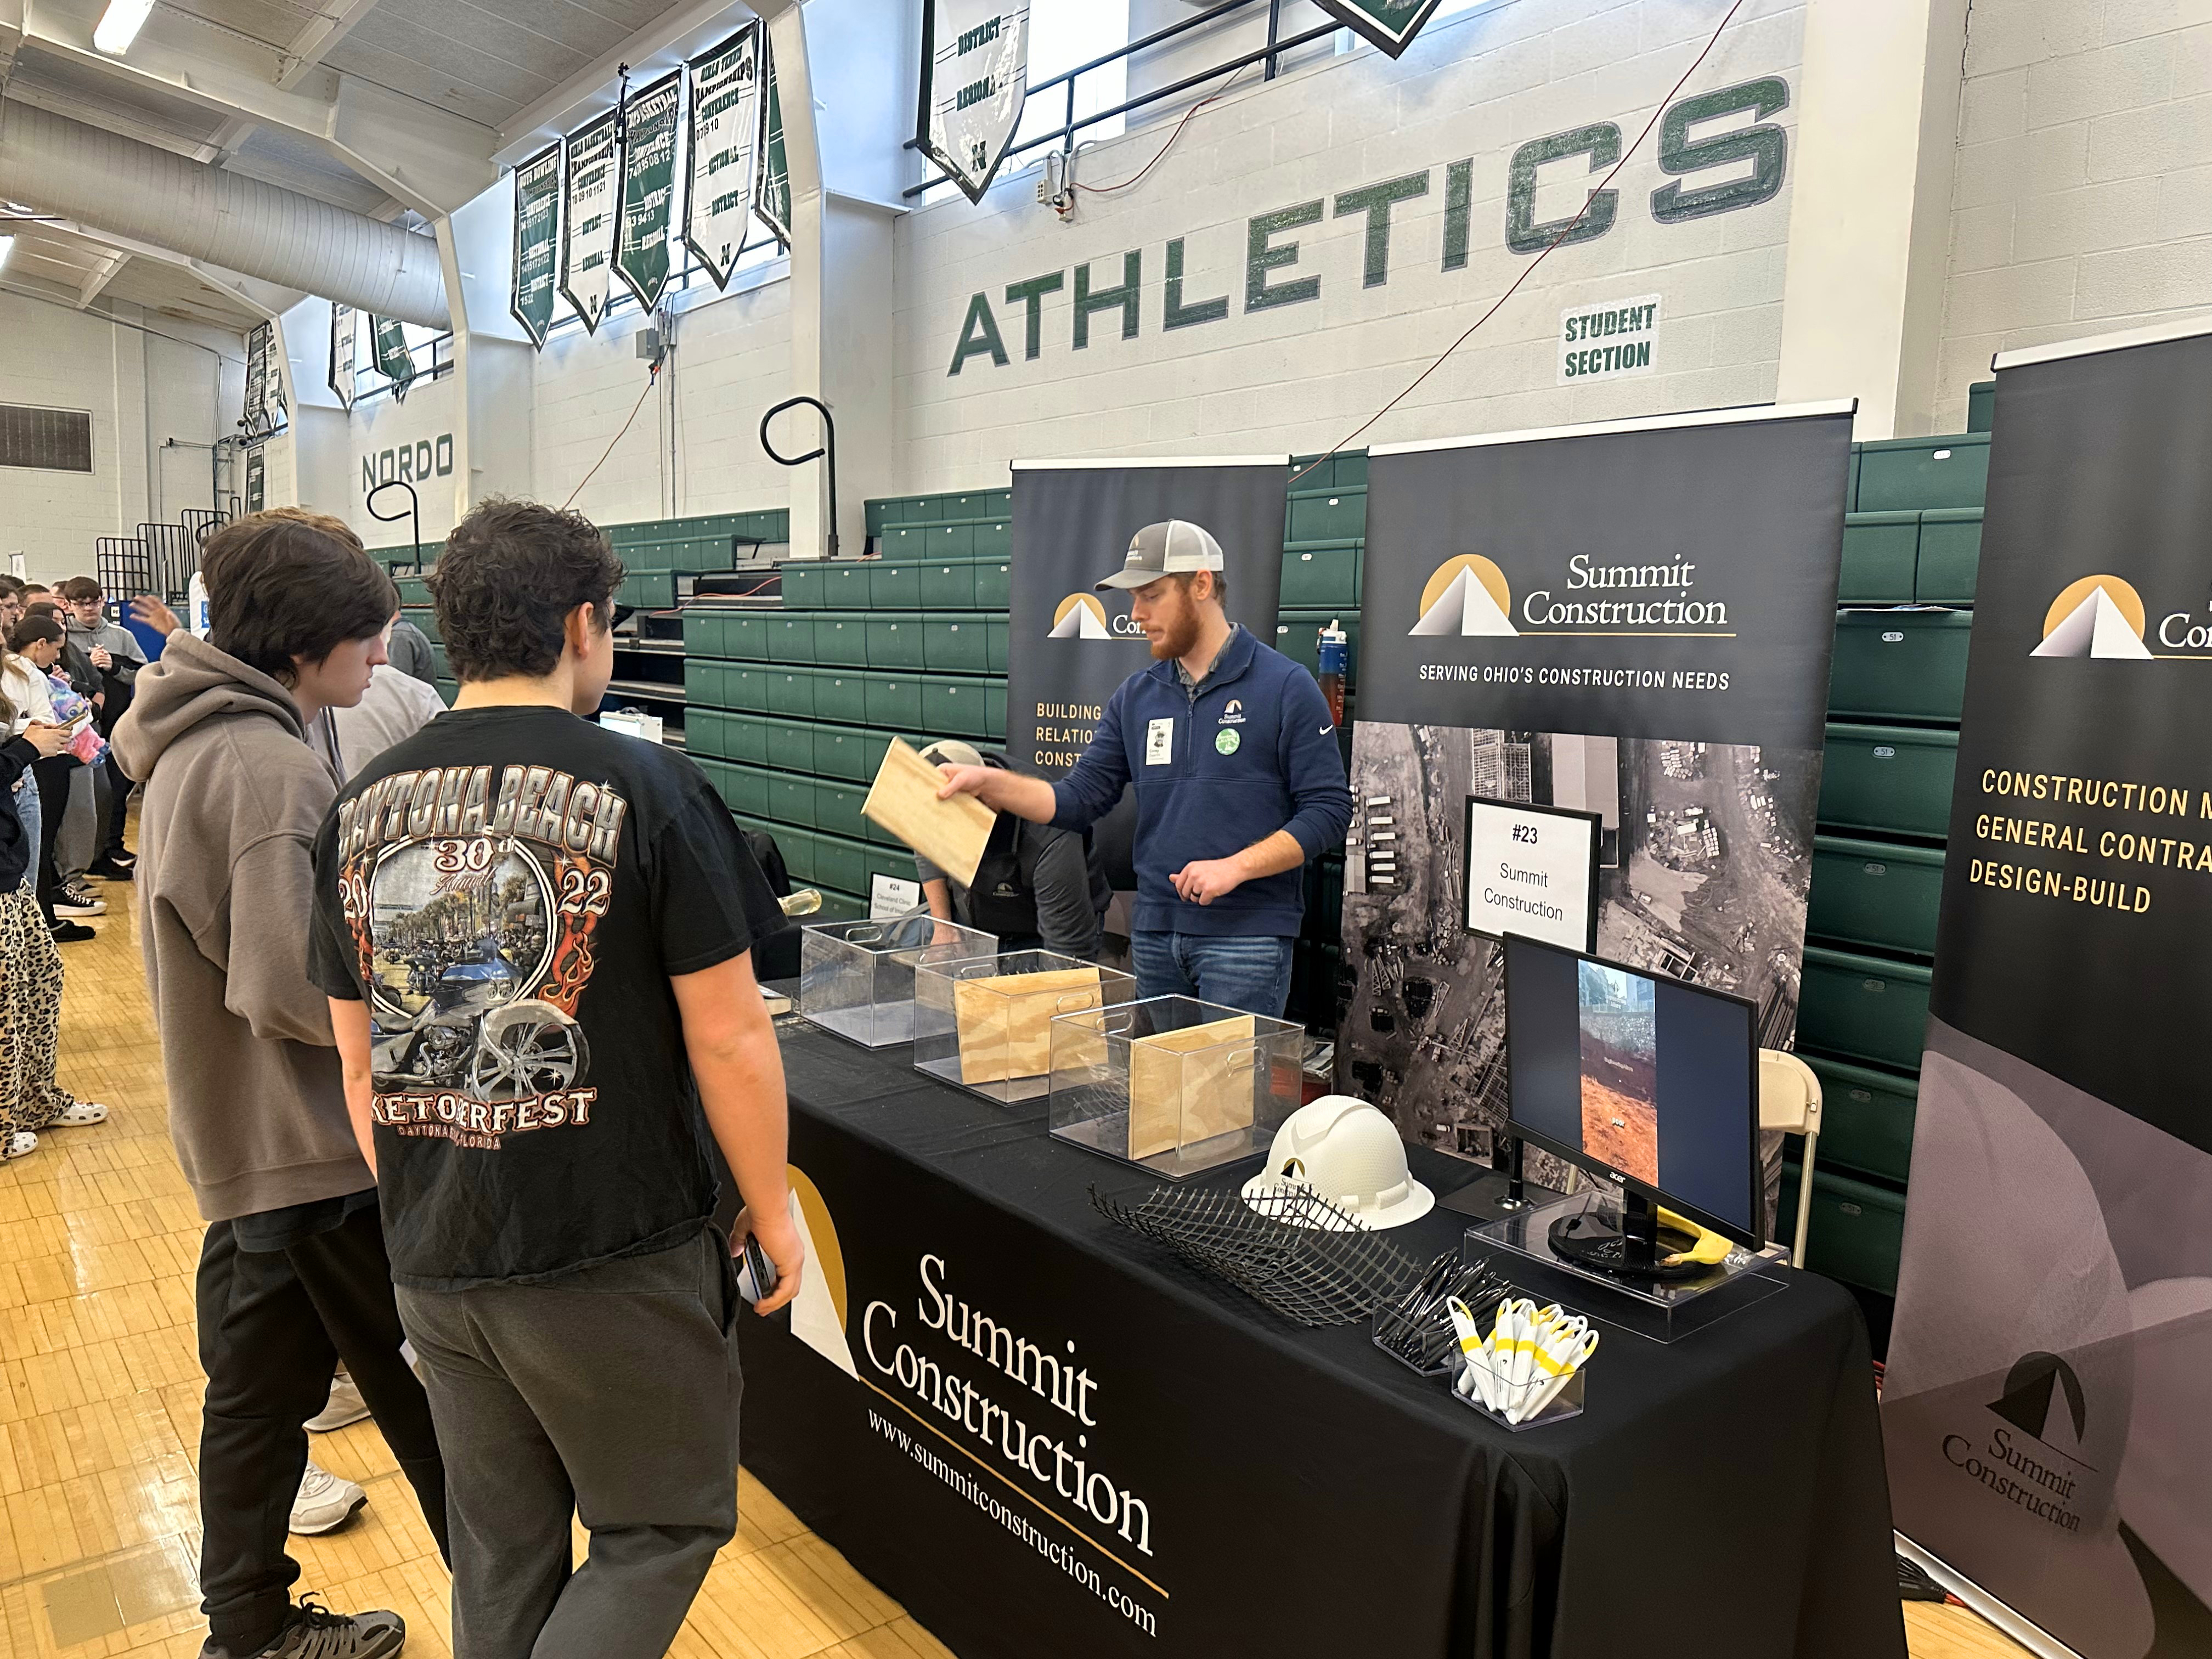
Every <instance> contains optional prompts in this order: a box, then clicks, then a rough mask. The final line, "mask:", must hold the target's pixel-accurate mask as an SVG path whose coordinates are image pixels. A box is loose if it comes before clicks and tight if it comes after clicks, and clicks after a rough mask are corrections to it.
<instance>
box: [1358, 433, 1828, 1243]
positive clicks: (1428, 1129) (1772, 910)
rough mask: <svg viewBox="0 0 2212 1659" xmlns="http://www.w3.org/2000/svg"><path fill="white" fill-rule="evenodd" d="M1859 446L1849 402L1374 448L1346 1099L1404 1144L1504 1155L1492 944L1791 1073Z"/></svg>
mask: <svg viewBox="0 0 2212 1659" xmlns="http://www.w3.org/2000/svg"><path fill="white" fill-rule="evenodd" d="M1850 441H1851V409H1850V405H1849V404H1832V405H1819V406H1809V407H1802V408H1796V409H1760V410H1741V411H1727V412H1719V413H1713V414H1706V415H1692V416H1676V417H1672V418H1662V419H1658V420H1649V421H1626V422H1617V423H1613V424H1608V425H1601V426H1589V427H1582V428H1561V429H1557V430H1553V431H1548V432H1531V433H1518V434H1504V435H1497V436H1492V437H1482V438H1468V439H1461V440H1457V441H1444V442H1442V443H1433V444H1409V445H1393V446H1389V447H1383V448H1377V449H1375V450H1373V451H1371V452H1370V457H1369V460H1368V486H1367V550H1366V565H1365V574H1364V596H1363V604H1362V623H1363V628H1362V639H1361V642H1360V656H1359V681H1358V720H1357V723H1356V725H1355V726H1354V728H1353V735H1352V799H1353V801H1354V803H1355V805H1354V815H1353V818H1352V829H1351V833H1350V835H1349V836H1347V837H1346V848H1345V884H1344V889H1345V897H1344V964H1345V967H1346V969H1348V970H1351V972H1350V973H1349V974H1347V978H1349V977H1351V976H1352V975H1355V974H1356V975H1357V979H1358V985H1357V988H1356V990H1355V991H1354V992H1353V994H1352V998H1351V1000H1350V1006H1349V1008H1348V1009H1347V1011H1346V1015H1345V1019H1344V1024H1343V1028H1342V1030H1341V1032H1340V1037H1339V1041H1338V1044H1337V1067H1338V1073H1337V1075H1338V1080H1339V1085H1340V1086H1341V1087H1344V1088H1346V1091H1347V1092H1351V1093H1355V1094H1358V1095H1360V1096H1362V1097H1364V1098H1366V1099H1368V1100H1370V1101H1372V1102H1373V1103H1375V1104H1376V1105H1378V1106H1380V1107H1382V1108H1383V1110H1385V1111H1387V1112H1389V1113H1390V1114H1391V1115H1392V1116H1393V1117H1395V1120H1396V1121H1397V1124H1398V1128H1399V1132H1400V1133H1401V1134H1403V1135H1404V1136H1405V1137H1406V1138H1407V1139H1409V1140H1413V1141H1416V1142H1419V1143H1421V1144H1424V1145H1426V1146H1435V1147H1437V1148H1438V1149H1440V1150H1443V1151H1445V1152H1457V1153H1460V1154H1462V1155H1464V1156H1467V1157H1470V1158H1477V1159H1486V1158H1488V1157H1490V1156H1491V1155H1492V1152H1494V1151H1495V1150H1496V1146H1495V1144H1494V1137H1495V1135H1496V1132H1497V1131H1498V1129H1499V1127H1501V1126H1502V1125H1503V1124H1504V1121H1505V1117H1506V1109H1505V1108H1506V1098H1505V1078H1506V1068H1505V985H1504V960H1503V957H1504V951H1503V948H1502V946H1501V945H1500V944H1499V941H1498V933H1500V932H1502V931H1507V930H1510V931H1513V932H1517V933H1529V934H1533V935H1535V936H1537V937H1540V938H1547V939H1553V941H1554V942H1556V943H1560V944H1564V945H1571V946H1572V947H1574V948H1577V949H1583V950H1587V949H1589V948H1590V945H1591V940H1592V936H1593V934H1594V936H1595V949H1596V951H1597V953H1598V954H1599V955H1601V956H1603V957H1607V958H1609V959H1611V960H1613V961H1615V962H1625V963H1632V964H1635V965H1637V966H1638V967H1642V968H1644V969H1648V970H1650V971H1655V972H1659V973H1664V974H1667V975H1671V976H1673V977H1674V978H1676V979H1680V980H1685V981H1690V982H1692V983H1694V984H1698V985H1703V986H1707V987H1712V988H1714V989H1717V990H1723V991H1728V992H1731V993H1733V994H1735V995H1738V996H1741V997H1745V998H1748V999H1750V1000H1753V1002H1755V1003H1756V1004H1757V1005H1758V1006H1759V1042H1761V1044H1762V1045H1764V1046H1765V1047H1768V1048H1784V1047H1786V1046H1787V1045H1788V1042H1789V1040H1790V1034H1791V1032H1792V1030H1794V1029H1795V1026H1796V1015H1797V998H1798V981H1799V973H1800V964H1801V961H1802V951H1803V948H1804V940H1805V900H1806V894H1807V890H1808V886H1809V884H1810V879H1811V867H1812V853H1813V827H1814V807H1815V804H1816V802H1817V800H1818V798H1819V794H1820V759H1821V749H1822V744H1823V741H1824V729H1825V726H1826V718H1827V702H1828V659H1829V655H1830V653H1831V651H1832V647H1833V643H1834V637H1835V626H1836V584H1837V576H1838V569H1839V567H1840V564H1841V561H1842V554H1843V529H1844V487H1845V483H1846V480H1847V477H1848V473H1849V469H1850ZM1492 803H1497V804H1510V805H1511V806H1512V807H1513V808H1516V809H1518V810H1514V811H1500V810H1498V808H1497V807H1494V806H1492V805H1491V804H1492ZM1554 824H1556V825H1558V826H1559V827H1560V829H1561V832H1562V833H1561V836H1553V837H1549V839H1551V840H1554V841H1559V842H1560V845H1559V847H1558V848H1554V849H1553V853H1555V854H1557V856H1556V857H1553V853H1547V854H1546V856H1545V858H1543V859H1538V858H1534V857H1522V856H1520V855H1519V853H1518V850H1517V849H1516V853H1515V854H1514V855H1512V856H1503V855H1501V854H1499V852H1498V848H1499V847H1500V846H1509V847H1510V846H1512V845H1513V844H1514V843H1515V842H1527V841H1529V840H1531V839H1533V840H1534V842H1535V843H1537V844H1538V845H1539V846H1541V844H1542V843H1543V842H1545V841H1546V840H1547V837H1546V836H1545V834H1544V831H1545V829H1547V827H1549V826H1551V825H1554ZM1569 832H1571V833H1569ZM1577 848H1578V850H1577ZM1593 866H1594V868H1593ZM1593 892H1594V893H1595V906H1594V910H1595V915H1594V918H1593V915H1592V911H1593V904H1592V894H1593ZM1577 935H1579V937H1577ZM1770 1158H1771V1152H1770ZM1529 1167H1530V1170H1531V1173H1532V1175H1534V1177H1535V1178H1536V1179H1538V1180H1540V1181H1544V1182H1545V1184H1547V1185H1550V1186H1558V1185H1559V1184H1560V1180H1559V1174H1560V1171H1559V1169H1558V1167H1557V1166H1556V1165H1555V1164H1553V1160H1552V1159H1550V1158H1548V1157H1547V1156H1546V1155H1542V1154H1538V1153H1535V1152H1533V1151H1532V1152H1531V1153H1530V1155H1529ZM1778 1169H1779V1165H1778V1164H1774V1163H1771V1162H1770V1166H1769V1176H1770V1182H1769V1192H1770V1200H1771V1194H1772V1192H1773V1185H1772V1182H1773V1180H1774V1179H1775V1177H1776V1175H1777V1173H1778Z"/></svg>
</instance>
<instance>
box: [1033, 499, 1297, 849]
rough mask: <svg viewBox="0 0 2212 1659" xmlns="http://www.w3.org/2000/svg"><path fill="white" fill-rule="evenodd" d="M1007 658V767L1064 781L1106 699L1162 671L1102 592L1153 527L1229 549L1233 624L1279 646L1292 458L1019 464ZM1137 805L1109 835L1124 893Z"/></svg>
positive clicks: (1116, 816)
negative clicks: (1180, 526)
mask: <svg viewBox="0 0 2212 1659" xmlns="http://www.w3.org/2000/svg"><path fill="white" fill-rule="evenodd" d="M1013 473H1014V519H1013V550H1014V551H1013V559H1012V566H1013V568H1012V581H1011V589H1012V591H1011V595H1010V597H1011V599H1012V605H1011V606H1010V610H1009V614H1010V616H1011V617H1012V623H1011V625H1010V627H1009V629H1008V639H1007V647H1006V763H1007V764H1008V765H1009V766H1011V767H1012V769H1014V770H1015V771H1017V772H1025V773H1029V774H1031V775H1036V776H1039V777H1046V778H1060V777H1065V776H1066V775H1067V774H1068V773H1069V772H1070V771H1071V770H1073V769H1074V766H1075V763H1076V761H1077V760H1078V759H1079V758H1080V757H1081V756H1082V754H1083V750H1084V748H1085V745H1086V744H1089V743H1090V741H1091V736H1092V734H1093V733H1094V732H1096V731H1097V727H1098V720H1099V717H1100V716H1101V715H1103V714H1104V713H1105V711H1106V700H1107V699H1108V698H1109V697H1110V696H1113V695H1114V690H1115V687H1116V686H1118V685H1120V684H1121V682H1122V681H1123V680H1125V679H1127V678H1129V676H1130V675H1132V674H1133V673H1136V672H1137V671H1139V670H1140V669H1142V668H1145V667H1146V666H1147V665H1149V664H1150V663H1151V662H1152V647H1151V646H1150V645H1149V644H1148V643H1147V642H1146V639H1145V635H1144V633H1143V631H1142V630H1141V629H1139V628H1138V627H1137V625H1136V623H1134V622H1133V620H1131V617H1130V614H1129V596H1128V594H1127V593H1126V592H1121V590H1119V589H1114V588H1109V589H1108V590H1107V591H1106V592H1103V593H1101V592H1094V591H1093V585H1094V584H1095V583H1097V581H1098V580H1099V579H1100V578H1101V577H1104V576H1110V575H1112V574H1115V572H1117V571H1119V570H1120V569H1121V564H1122V562H1123V560H1124V559H1126V558H1127V556H1128V551H1129V540H1130V538H1132V537H1133V536H1134V535H1135V534H1136V533H1137V532H1139V530H1142V529H1143V528H1144V527H1145V526H1146V525H1150V524H1158V523H1160V522H1161V521H1162V520H1167V519H1182V520H1187V521H1188V522H1189V523H1192V524H1196V525H1202V526H1205V527H1206V529H1207V530H1209V531H1211V532H1212V533H1213V538H1214V539H1215V540H1216V541H1218V542H1219V543H1220V544H1221V551H1222V556H1223V558H1224V560H1225V562H1226V565H1227V568H1226V569H1225V571H1224V572H1223V573H1222V574H1225V576H1227V577H1228V579H1229V616H1230V619H1231V621H1232V622H1233V621H1236V620H1237V619H1239V618H1243V619H1244V622H1245V626H1246V627H1247V628H1248V629H1250V630H1251V631H1252V632H1253V633H1255V634H1256V635H1259V636H1260V639H1261V642H1262V643H1272V642H1273V637H1274V619H1275V611H1276V608H1277V604H1278V599H1279V595H1280V593H1281V592H1282V584H1283V520H1284V515H1285V511H1286V510H1287V504H1288V497H1289V490H1290V476H1291V461H1290V457H1289V456H1287V455H1255V456H1241V457H1237V458H1234V459H1223V460H1159V461H1152V460H1133V461H1016V462H1015V463H1014V464H1013ZM1131 799H1132V798H1131V797H1129V796H1124V797H1123V799H1122V805H1121V807H1119V808H1117V809H1116V810H1115V811H1114V813H1113V814H1112V815H1111V816H1110V817H1109V818H1108V819H1107V820H1106V821H1105V822H1103V823H1101V824H1100V825H1099V826H1098V829H1097V841H1098V845H1099V848H1100V849H1101V852H1102V854H1103V856H1104V858H1105V860H1106V867H1107V869H1108V871H1109V873H1111V874H1113V876H1114V883H1115V886H1117V887H1133V886H1134V885H1135V884H1136V883H1135V880H1134V878H1133V876H1132V875H1131V874H1130V866H1129V837H1130V835H1131V834H1132V832H1133V828H1134V816H1133V812H1132V811H1131V809H1130V800H1131Z"/></svg>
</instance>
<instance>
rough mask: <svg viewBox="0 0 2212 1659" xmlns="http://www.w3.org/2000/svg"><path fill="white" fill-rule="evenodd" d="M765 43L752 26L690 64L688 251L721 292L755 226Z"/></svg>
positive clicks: (686, 199) (756, 26)
mask: <svg viewBox="0 0 2212 1659" xmlns="http://www.w3.org/2000/svg"><path fill="white" fill-rule="evenodd" d="M760 41H761V35H760V25H759V24H758V23H757V22H755V23H748V24H746V25H745V26H744V27H743V28H741V29H739V30H738V32H737V33H735V34H733V35H732V36H731V37H730V38H729V39H728V40H725V41H723V42H722V44H721V45H720V46H717V47H715V48H714V51H712V52H708V53H707V54H705V55H704V56H703V57H699V58H693V59H692V60H691V61H690V63H689V64H686V65H685V66H684V72H685V73H686V74H687V75H689V76H690V77H691V106H690V108H691V113H690V127H691V131H690V140H691V142H690V162H689V163H688V165H689V166H690V170H691V171H690V179H689V180H688V182H687V184H686V187H685V189H684V246H686V247H688V248H690V250H691V252H692V253H693V255H694V256H695V257H696V258H697V259H698V261H699V263H700V264H702V265H704V266H706V268H707V274H708V276H711V277H713V278H714V286H715V287H716V288H718V289H719V288H722V287H724V286H726V284H727V283H728V282H729V280H730V273H731V271H732V270H735V269H736V268H737V263H738V253H739V252H742V251H743V250H744V245H745V233H746V231H747V230H749V229H750V228H751V227H752V214H753V204H752V195H753V158H754V157H755V156H756V155H757V154H758V153H759V149H760V137H761V99H760Z"/></svg>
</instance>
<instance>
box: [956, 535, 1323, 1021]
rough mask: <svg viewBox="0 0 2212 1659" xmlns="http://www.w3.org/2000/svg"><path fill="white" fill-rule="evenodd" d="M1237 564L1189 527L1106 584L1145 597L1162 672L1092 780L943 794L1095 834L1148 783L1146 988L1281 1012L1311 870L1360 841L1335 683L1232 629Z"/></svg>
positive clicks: (1157, 670) (1138, 555)
mask: <svg viewBox="0 0 2212 1659" xmlns="http://www.w3.org/2000/svg"><path fill="white" fill-rule="evenodd" d="M1224 563H1225V561H1224V559H1223V557H1222V553H1221V544H1220V543H1218V542H1217V541H1216V540H1214V538H1213V537H1212V533H1211V532H1208V531H1207V530H1206V528H1205V527H1204V526H1200V525H1195V524H1191V523H1188V522H1187V521H1186V520H1181V519H1173V520H1168V521H1167V522H1166V523H1164V524H1155V525H1147V526H1146V527H1145V528H1144V529H1142V530H1140V531H1139V532H1137V534H1136V536H1135V538H1133V539H1132V540H1131V542H1130V543H1129V552H1128V556H1127V559H1126V560H1125V561H1124V562H1123V564H1122V567H1121V569H1120V570H1118V571H1116V572H1115V574H1112V575H1110V576H1109V577H1107V578H1106V579H1105V580H1103V581H1101V582H1099V583H1097V587H1098V588H1099V590H1100V591H1101V592H1104V591H1106V590H1108V589H1112V588H1120V589H1122V590H1125V591H1127V592H1128V594H1129V599H1130V614H1131V616H1132V617H1133V619H1134V621H1135V622H1136V624H1137V626H1138V627H1139V628H1141V629H1144V632H1145V637H1146V640H1148V641H1150V642H1151V644H1152V659H1153V660H1152V666H1151V667H1150V668H1145V669H1140V670H1139V671H1137V672H1136V673H1133V674H1132V675H1130V676H1129V678H1127V679H1126V680H1124V681H1122V682H1121V685H1120V686H1119V687H1118V688H1116V690H1115V692H1114V695H1113V696H1111V697H1109V699H1108V700H1107V702H1106V714H1105V718H1104V719H1103V720H1100V721H1099V722H1098V730H1097V735H1096V736H1094V737H1093V738H1091V744H1090V746H1089V747H1088V748H1086V749H1085V750H1084V751H1083V757H1082V758H1081V759H1080V760H1079V761H1078V762H1077V763H1076V764H1075V769H1074V770H1073V771H1072V772H1070V773H1069V774H1068V775H1067V776H1066V777H1065V778H1063V779H1061V780H1060V781H1059V782H1058V783H1048V782H1046V781H1044V780H1043V779H1042V778H1029V777H1023V776H1020V775H1018V774H1016V773H1012V772H1004V771H999V770H996V769H992V768H989V767H981V766H954V767H948V768H945V769H943V770H944V771H945V787H944V788H943V789H942V791H940V793H942V794H944V795H946V796H951V795H954V794H960V793H966V794H970V795H974V796H976V797H977V798H979V799H981V801H982V802H983V803H984V805H987V806H991V807H995V808H996V809H997V810H999V811H1001V812H1013V813H1017V814H1018V815H1019V816H1021V817H1025V818H1028V819H1030V821H1031V822H1032V823H1049V824H1053V825H1054V826H1056V827H1058V828H1060V829H1087V828H1089V827H1090V826H1091V824H1093V823H1097V821H1098V820H1099V819H1100V818H1102V817H1105V816H1106V814H1107V812H1108V811H1110V810H1111V809H1112V807H1113V805H1114V804H1115V802H1116V801H1118V800H1120V799H1121V791H1122V788H1123V787H1124V786H1125V785H1127V784H1128V783H1130V782H1132V781H1133V782H1134V783H1135V784H1136V786H1137V835H1136V846H1135V858H1134V862H1135V864H1136V866H1137V907H1136V915H1135V917H1134V921H1133V928H1132V931H1131V933H1130V935H1129V955H1130V958H1131V960H1132V962H1133V964H1134V965H1135V968H1136V970H1137V994H1138V995H1139V996H1140V997H1158V996H1194V997H1200V998H1203V999H1204V1000H1206V1001H1208V1002H1217V1003H1220V1004H1223V1005H1224V1006H1228V1007H1231V1008H1241V1009H1243V1010H1244V1011H1245V1012H1248V1013H1254V1014H1263V1015H1266V1016H1267V1017H1268V1018H1280V1017H1281V1015H1282V1012H1283V1007H1284V1005H1285V1003H1286V1002H1288V1001H1289V1000H1290V994H1291V944H1292V943H1293V941H1294V940H1296V939H1297V933H1298V922H1299V919H1300V917H1301V916H1302V915H1304V910H1305V892H1304V884H1303V879H1302V877H1301V875H1300V872H1301V870H1302V869H1303V867H1304V865H1305V863H1306V861H1307V860H1310V859H1316V858H1319V857H1320V856H1321V855H1322V853H1324V852H1326V851H1327V850H1328V848H1332V847H1334V846H1336V845H1337V844H1338V843H1339V842H1342V841H1343V839H1344V832H1345V831H1346V829H1349V828H1350V827H1351V824H1352V791H1351V790H1350V789H1349V788H1347V787H1346V785H1345V779H1344V758H1343V757H1342V756H1341V755H1340V754H1339V753H1338V752H1337V747H1336V723H1335V721H1334V720H1332V719H1331V718H1330V717H1329V712H1328V703H1326V702H1323V701H1322V695H1321V687H1320V686H1319V685H1317V684H1315V682H1314V677H1313V676H1312V675H1310V674H1309V673H1307V672H1306V671H1305V670H1304V668H1302V667H1300V666H1299V665H1297V663H1294V662H1292V661H1291V659H1289V658H1287V657H1285V656H1284V655H1283V654H1282V653H1279V652H1278V651H1276V650H1274V649H1273V648H1272V647H1268V646H1265V645H1262V644H1261V643H1260V641H1258V640H1256V639H1255V638H1253V637H1252V635H1250V634H1249V633H1247V632H1246V631H1245V630H1244V629H1243V626H1242V625H1241V624H1239V623H1232V622H1231V621H1230V620H1229V617H1228V614H1227V612H1226V611H1225V610H1224V609H1223V600H1224V599H1225V597H1226V595H1227V592H1228V586H1227V578H1226V577H1225V576H1224V574H1222V569H1223V565H1224ZM1255 831H1261V832H1263V833H1261V834H1259V835H1258V836H1257V838H1256V839H1255Z"/></svg>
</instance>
